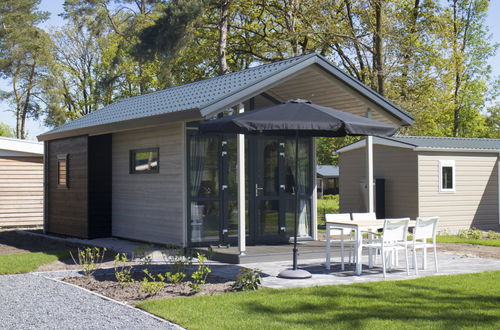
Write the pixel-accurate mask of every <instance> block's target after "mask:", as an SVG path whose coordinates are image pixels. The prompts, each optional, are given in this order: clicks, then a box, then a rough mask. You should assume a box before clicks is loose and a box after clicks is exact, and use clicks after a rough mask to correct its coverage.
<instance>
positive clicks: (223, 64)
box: [217, 0, 231, 75]
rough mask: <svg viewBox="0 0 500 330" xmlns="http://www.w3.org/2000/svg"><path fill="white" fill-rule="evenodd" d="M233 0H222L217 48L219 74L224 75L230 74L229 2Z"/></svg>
mask: <svg viewBox="0 0 500 330" xmlns="http://www.w3.org/2000/svg"><path fill="white" fill-rule="evenodd" d="M230 1H231V0H222V1H221V2H220V18H219V26H218V27H219V44H218V47H217V57H218V60H219V74H220V75H224V74H226V73H228V72H229V69H228V66H227V56H226V49H227V32H228V21H229V2H230Z"/></svg>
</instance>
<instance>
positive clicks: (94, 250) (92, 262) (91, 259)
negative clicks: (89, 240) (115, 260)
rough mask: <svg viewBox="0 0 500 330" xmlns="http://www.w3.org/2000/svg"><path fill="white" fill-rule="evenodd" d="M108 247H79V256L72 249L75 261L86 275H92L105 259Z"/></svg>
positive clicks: (72, 257)
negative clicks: (75, 255)
mask: <svg viewBox="0 0 500 330" xmlns="http://www.w3.org/2000/svg"><path fill="white" fill-rule="evenodd" d="M106 251H107V249H106V248H102V249H101V248H98V247H87V248H85V249H80V248H78V252H77V258H75V257H74V256H73V253H72V252H71V251H70V252H69V254H70V255H71V259H73V262H74V263H75V264H77V265H79V266H80V268H81V269H82V271H83V274H84V275H85V276H91V275H92V274H94V272H95V271H96V270H97V269H98V267H99V264H100V263H102V261H103V260H104V254H105V252H106Z"/></svg>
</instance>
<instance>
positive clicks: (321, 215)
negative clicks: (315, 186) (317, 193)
mask: <svg viewBox="0 0 500 330" xmlns="http://www.w3.org/2000/svg"><path fill="white" fill-rule="evenodd" d="M317 211H318V224H319V225H324V224H325V214H329V213H339V195H325V196H323V199H318V204H317Z"/></svg>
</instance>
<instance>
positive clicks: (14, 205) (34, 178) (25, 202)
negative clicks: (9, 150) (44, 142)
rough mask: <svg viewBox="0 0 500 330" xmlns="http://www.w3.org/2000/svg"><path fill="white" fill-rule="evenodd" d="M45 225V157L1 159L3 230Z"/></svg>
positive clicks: (0, 199) (0, 197) (0, 215)
mask: <svg viewBox="0 0 500 330" xmlns="http://www.w3.org/2000/svg"><path fill="white" fill-rule="evenodd" d="M42 224H43V157H42V156H39V157H0V227H4V226H34V225H42Z"/></svg>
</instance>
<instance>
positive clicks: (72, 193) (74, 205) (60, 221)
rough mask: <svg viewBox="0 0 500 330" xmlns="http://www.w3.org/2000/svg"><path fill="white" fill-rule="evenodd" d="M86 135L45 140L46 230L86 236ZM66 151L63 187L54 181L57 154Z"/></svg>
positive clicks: (55, 177)
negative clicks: (46, 164)
mask: <svg viewBox="0 0 500 330" xmlns="http://www.w3.org/2000/svg"><path fill="white" fill-rule="evenodd" d="M87 151H88V137H87V136H78V137H72V138H67V139H61V140H53V141H49V147H48V157H49V159H48V166H49V168H48V179H47V181H48V196H47V197H48V201H47V207H48V210H47V217H48V219H47V225H46V228H45V230H46V231H47V232H50V233H56V234H62V235H69V236H76V237H83V238H87V237H88V212H87V211H88V210H87V206H88V152H87ZM61 154H68V163H67V170H68V182H67V185H68V187H67V188H64V187H60V186H59V185H58V182H57V166H58V161H57V160H58V155H61Z"/></svg>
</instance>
